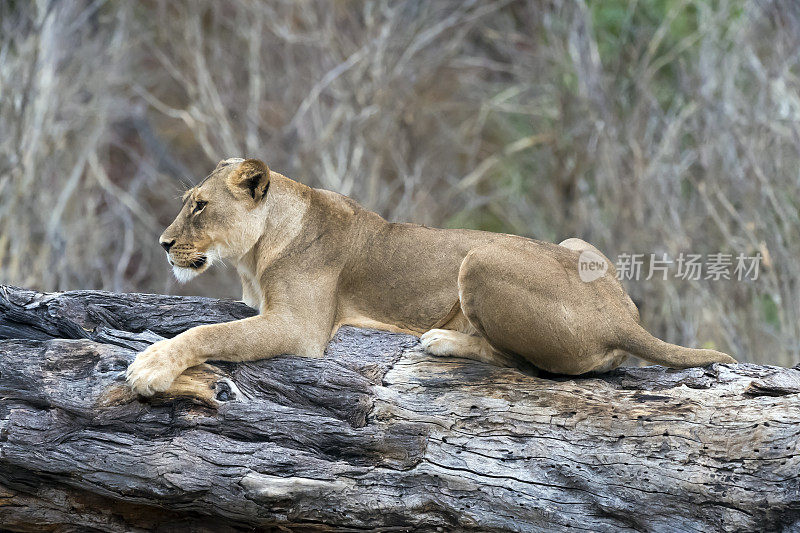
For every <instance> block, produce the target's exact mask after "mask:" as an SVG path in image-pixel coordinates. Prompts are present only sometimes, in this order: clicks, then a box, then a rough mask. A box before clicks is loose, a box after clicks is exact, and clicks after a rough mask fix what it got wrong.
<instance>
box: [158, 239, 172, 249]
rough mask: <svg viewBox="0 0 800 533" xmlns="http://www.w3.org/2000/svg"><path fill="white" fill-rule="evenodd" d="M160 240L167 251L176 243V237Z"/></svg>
mask: <svg viewBox="0 0 800 533" xmlns="http://www.w3.org/2000/svg"><path fill="white" fill-rule="evenodd" d="M160 242H161V247H162V248H164V250H166V251H167V252H169V249H170V248H172V245H173V244H175V239H172V240H171V241H160Z"/></svg>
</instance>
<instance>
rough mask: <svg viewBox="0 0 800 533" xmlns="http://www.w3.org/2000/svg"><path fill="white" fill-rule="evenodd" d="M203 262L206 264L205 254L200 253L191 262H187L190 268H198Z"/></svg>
mask: <svg viewBox="0 0 800 533" xmlns="http://www.w3.org/2000/svg"><path fill="white" fill-rule="evenodd" d="M205 264H206V256H204V255H201V256H200V257H198V258H197V259H194V260H193V261H192V262H191V263H189V266H190V267H191V268H200V267H202V266H203V265H205Z"/></svg>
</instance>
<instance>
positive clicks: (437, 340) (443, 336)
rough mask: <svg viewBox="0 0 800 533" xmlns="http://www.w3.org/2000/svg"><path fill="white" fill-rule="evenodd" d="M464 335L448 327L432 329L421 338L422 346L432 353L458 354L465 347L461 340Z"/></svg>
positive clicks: (441, 354)
mask: <svg viewBox="0 0 800 533" xmlns="http://www.w3.org/2000/svg"><path fill="white" fill-rule="evenodd" d="M461 337H464V335H463V334H460V333H458V332H455V331H450V330H447V329H432V330H430V331H428V332H426V333H425V334H423V335H422V337H420V338H419V340H420V342H421V343H422V348H423V349H424V350H425V351H426V352H428V353H429V354H431V355H438V356H443V357H445V356H451V355H454V356H458V355H459V352H460V351H461V350H462V349H463V347H462V346H461V343H459V340H461Z"/></svg>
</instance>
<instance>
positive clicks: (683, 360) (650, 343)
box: [615, 322, 736, 368]
mask: <svg viewBox="0 0 800 533" xmlns="http://www.w3.org/2000/svg"><path fill="white" fill-rule="evenodd" d="M615 348H620V349H622V350H625V351H626V352H629V353H632V354H633V355H635V356H637V357H641V358H642V359H644V360H646V361H649V362H651V363H656V364H659V365H663V366H668V367H671V368H690V367H695V366H706V365H709V364H711V363H736V359H734V358H733V357H731V356H730V355H728V354H726V353H722V352H718V351H716V350H706V349H700V348H685V347H683V346H678V345H677V344H670V343H668V342H664V341H662V340H661V339H659V338H657V337H654V336H653V335H651V334H650V333H649V332H648V331H647V330H646V329H644V328H643V327H642V326H640V325H639V324H637V323H635V322H631V323H629V325H628V326H627V327H626V328H625V329H624V330H623V332H622V333H621V334H620V335H619V339H618V341H617V343H616V344H615Z"/></svg>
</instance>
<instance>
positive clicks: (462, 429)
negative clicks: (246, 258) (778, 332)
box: [0, 286, 800, 531]
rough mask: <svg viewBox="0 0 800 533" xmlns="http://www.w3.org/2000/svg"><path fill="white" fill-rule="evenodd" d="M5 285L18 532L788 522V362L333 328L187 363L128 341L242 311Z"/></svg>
mask: <svg viewBox="0 0 800 533" xmlns="http://www.w3.org/2000/svg"><path fill="white" fill-rule="evenodd" d="M254 313H255V311H254V310H252V309H250V308H248V307H247V306H245V305H244V304H240V303H236V302H229V301H220V300H213V299H208V298H185V297H174V296H158V295H143V294H112V293H106V292H100V291H75V292H67V293H60V294H41V293H37V292H33V291H26V290H22V289H17V288H13V287H7V286H0V339H4V340H0V523H2V528H4V529H7V530H13V531H73V530H76V531H86V530H92V529H94V530H101V531H137V530H142V531H150V530H156V531H187V530H192V531H252V530H273V529H274V528H276V529H279V530H291V531H317V530H334V531H340V530H349V531H352V530H373V529H377V530H382V531H395V530H397V531H405V530H436V529H437V528H439V530H444V531H451V530H479V531H539V530H544V531H576V530H577V531H580V530H588V531H627V530H635V531H717V530H724V531H738V530H782V529H783V530H794V531H797V530H800V481H798V463H799V462H800V459H799V458H800V453H798V436H799V435H800V425H798V419H799V418H800V410H799V409H798V408H799V407H800V371H798V370H797V369H796V368H795V369H786V368H777V367H769V366H758V365H751V364H739V365H713V366H711V367H708V368H694V369H688V370H682V371H676V370H669V369H665V368H661V367H646V368H622V369H619V370H617V371H615V372H612V373H609V374H605V375H600V376H591V377H579V378H575V377H569V378H565V377H557V376H539V377H535V376H531V375H526V374H523V373H521V372H520V371H518V370H514V369H505V368H496V367H491V366H487V365H485V364H482V363H477V362H472V361H467V360H461V359H455V358H435V357H432V356H429V355H426V354H424V353H423V352H422V351H420V349H419V345H418V342H417V340H416V339H415V338H414V337H412V336H408V335H398V334H391V333H386V332H378V331H372V330H362V329H356V328H350V327H346V328H342V329H341V330H340V331H339V333H338V334H337V335H336V336H335V338H334V340H333V341H332V342H331V344H330V346H329V347H328V350H327V354H326V357H325V358H322V359H303V358H299V357H291V356H280V357H276V358H273V359H271V360H265V361H257V362H253V363H243V364H230V363H219V364H216V365H208V366H206V367H203V368H202V369H200V370H196V373H198V375H202V376H204V377H205V379H206V380H207V382H208V383H209V390H210V393H209V394H208V395H207V396H204V397H197V395H194V396H192V395H182V394H178V395H177V396H169V395H162V396H158V397H155V398H153V399H152V400H150V401H140V400H138V399H136V398H133V397H132V396H131V395H130V392H129V391H128V389H127V387H126V386H125V384H124V371H125V368H126V367H127V365H128V364H129V363H130V362H131V361H132V360H133V358H134V357H135V355H136V353H137V351H138V350H140V349H142V348H143V347H145V346H147V344H149V343H151V342H153V341H154V340H157V339H159V338H161V336H166V337H169V336H173V335H175V334H177V333H179V332H181V331H183V330H185V329H187V328H189V327H192V326H195V325H199V324H206V323H213V322H219V321H225V320H234V319H238V318H242V317H246V316H249V315H252V314H254Z"/></svg>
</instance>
